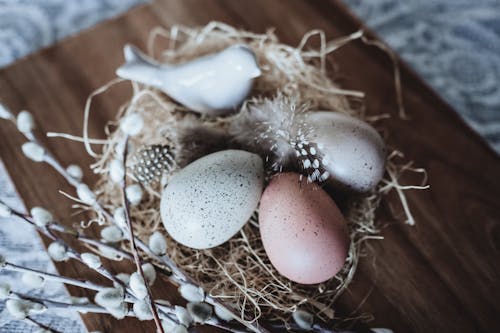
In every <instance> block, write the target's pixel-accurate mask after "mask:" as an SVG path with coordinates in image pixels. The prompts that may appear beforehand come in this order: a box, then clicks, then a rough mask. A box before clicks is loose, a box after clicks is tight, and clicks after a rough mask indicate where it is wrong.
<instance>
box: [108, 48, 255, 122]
mask: <svg viewBox="0 0 500 333" xmlns="http://www.w3.org/2000/svg"><path fill="white" fill-rule="evenodd" d="M124 54H125V64H124V65H122V66H121V67H120V68H118V69H117V70H116V74H117V75H118V76H119V77H122V78H125V79H128V80H132V81H137V82H139V83H142V84H145V85H148V86H152V87H155V88H157V89H160V90H161V91H163V92H164V93H166V94H167V95H168V96H170V97H171V98H173V99H174V100H176V101H177V102H179V103H180V104H182V105H184V106H186V107H187V108H189V109H191V110H193V111H196V112H199V113H202V114H207V115H211V116H216V115H222V114H224V113H227V112H230V111H231V110H234V108H235V107H237V106H239V105H240V104H241V103H242V102H243V100H244V99H245V98H246V97H247V96H248V94H249V93H250V90H251V89H252V83H253V79H254V78H256V77H258V76H260V74H261V71H260V68H259V66H258V64H257V59H256V57H255V54H254V53H253V51H252V50H251V49H250V48H248V47H246V46H244V45H233V46H230V47H228V48H226V49H224V50H222V51H220V52H218V53H214V54H210V55H206V56H203V57H200V58H197V59H194V60H192V61H189V62H185V63H182V64H178V65H167V64H161V63H159V62H158V61H156V60H154V59H152V58H150V57H148V56H146V55H145V54H143V53H142V52H140V51H139V50H138V49H137V48H136V47H134V46H132V45H126V46H125V48H124Z"/></svg>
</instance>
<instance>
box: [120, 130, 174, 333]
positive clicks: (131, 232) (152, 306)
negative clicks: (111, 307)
mask: <svg viewBox="0 0 500 333" xmlns="http://www.w3.org/2000/svg"><path fill="white" fill-rule="evenodd" d="M127 145H128V138H127V139H125V145H124V149H123V168H124V169H125V168H126V163H127V155H128V154H127V153H128V149H127ZM126 184H127V173H126V172H124V173H123V180H122V183H121V188H122V198H123V207H124V210H125V221H126V222H127V227H128V235H129V242H130V248H131V252H132V254H133V256H134V262H135V266H136V268H137V272H138V273H139V275H140V276H141V277H142V279H143V281H144V284H145V286H146V290H147V292H148V294H147V296H146V298H147V301H148V303H149V309H150V310H151V313H152V314H153V319H154V321H155V324H156V328H157V329H158V331H159V332H161V333H165V331H164V330H163V325H162V323H161V320H160V317H159V316H158V309H157V308H156V304H155V302H154V300H153V297H152V296H151V295H152V294H151V288H150V287H149V283H148V281H147V279H146V277H145V276H144V271H143V270H142V262H141V258H140V257H139V250H138V249H137V245H136V244H135V237H134V230H133V228H132V221H131V220H130V202H129V201H128V199H127V194H126V192H125V186H126Z"/></svg>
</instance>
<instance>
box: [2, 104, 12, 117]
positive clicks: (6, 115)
mask: <svg viewBox="0 0 500 333" xmlns="http://www.w3.org/2000/svg"><path fill="white" fill-rule="evenodd" d="M0 118H2V119H12V118H14V116H13V115H12V113H10V111H9V110H8V109H7V108H6V107H5V105H3V104H1V103H0Z"/></svg>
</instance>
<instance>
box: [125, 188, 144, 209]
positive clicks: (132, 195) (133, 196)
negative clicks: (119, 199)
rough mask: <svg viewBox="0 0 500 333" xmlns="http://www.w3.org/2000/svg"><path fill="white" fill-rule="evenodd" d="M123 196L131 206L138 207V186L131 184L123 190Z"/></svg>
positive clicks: (139, 191)
mask: <svg viewBox="0 0 500 333" xmlns="http://www.w3.org/2000/svg"><path fill="white" fill-rule="evenodd" d="M125 194H126V195H127V199H128V201H129V202H130V204H131V205H132V206H135V205H138V204H139V203H140V202H141V200H142V188H141V186H140V185H138V184H132V185H129V186H127V187H126V188H125Z"/></svg>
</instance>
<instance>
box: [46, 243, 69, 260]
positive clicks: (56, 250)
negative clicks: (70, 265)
mask: <svg viewBox="0 0 500 333" xmlns="http://www.w3.org/2000/svg"><path fill="white" fill-rule="evenodd" d="M47 252H48V253H49V256H50V257H51V258H52V260H54V261H66V260H68V259H69V256H68V252H67V250H66V247H65V246H64V245H62V244H61V243H58V242H53V243H51V244H50V245H49V248H48V249H47Z"/></svg>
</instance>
